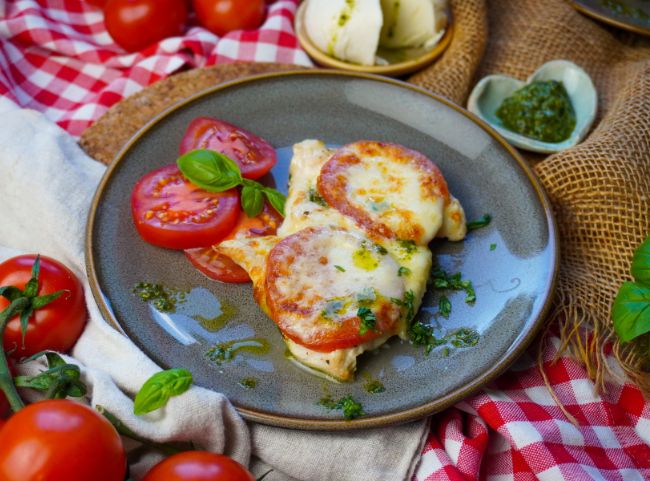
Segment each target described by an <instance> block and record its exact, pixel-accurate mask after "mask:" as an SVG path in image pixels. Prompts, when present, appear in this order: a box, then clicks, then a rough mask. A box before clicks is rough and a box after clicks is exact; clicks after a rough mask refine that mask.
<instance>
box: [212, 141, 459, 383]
mask: <svg viewBox="0 0 650 481" xmlns="http://www.w3.org/2000/svg"><path fill="white" fill-rule="evenodd" d="M357 144H358V143H357ZM357 144H351V146H346V147H345V148H343V149H340V150H338V151H334V150H331V149H328V148H327V147H326V146H325V144H323V143H322V142H320V141H317V140H306V141H303V142H301V143H299V144H296V145H294V155H293V158H292V161H291V166H290V185H289V195H288V198H287V203H286V205H285V213H286V216H285V219H284V222H283V223H282V225H281V226H280V227H279V229H278V233H277V236H267V237H261V238H257V239H239V240H231V241H226V242H223V243H222V244H221V245H220V247H219V248H218V250H219V251H220V252H223V253H224V254H226V255H228V256H230V257H231V258H232V259H233V260H234V261H235V262H237V263H238V264H240V265H241V266H242V267H243V268H244V269H246V270H247V271H248V272H249V274H250V276H251V279H252V280H253V283H254V288H255V298H256V300H257V302H258V303H259V304H260V307H262V309H263V310H264V311H265V312H266V313H267V314H268V315H269V316H270V317H271V318H273V320H274V321H275V322H276V323H278V326H279V327H280V328H281V330H282V332H283V335H284V337H285V342H286V344H287V347H288V348H289V350H290V352H291V353H292V354H293V356H295V358H296V359H297V360H298V361H299V362H301V363H302V364H304V365H306V366H309V367H310V368H313V369H316V370H318V371H321V372H324V373H326V374H327V375H329V376H332V377H334V378H336V379H339V380H350V379H352V378H353V375H354V371H355V369H356V359H357V356H359V355H360V354H361V353H363V352H364V351H366V350H370V349H375V348H377V347H378V346H379V345H381V344H383V343H384V342H385V341H386V340H387V339H389V338H390V337H391V336H392V335H394V334H399V335H400V336H401V337H403V338H406V329H407V326H408V324H409V322H410V319H407V317H406V309H405V308H404V307H402V308H400V309H401V311H400V310H398V311H396V312H397V313H398V315H397V316H395V313H394V312H393V313H388V314H385V313H384V317H382V315H378V316H377V317H378V322H379V323H381V322H384V321H386V322H384V324H382V326H383V327H386V329H385V330H382V332H381V333H380V334H381V335H378V336H375V337H374V338H372V339H370V340H367V341H365V342H360V343H359V344H358V345H354V346H352V347H347V348H342V349H334V350H331V351H329V352H322V349H313V348H310V347H308V345H305V341H304V340H305V339H311V338H317V337H318V336H319V335H321V334H322V332H321V331H323V332H325V331H326V330H323V327H322V323H323V322H330V323H333V322H334V323H335V322H339V323H342V322H350V319H355V321H354V322H356V323H357V324H355V326H357V325H358V322H359V321H358V319H357V318H356V311H357V309H358V308H359V304H358V302H357V296H358V295H359V293H360V292H368V290H371V291H373V292H375V293H376V294H377V295H376V298H378V299H381V300H383V307H381V305H382V303H378V304H376V305H374V306H373V307H372V310H373V312H374V313H375V314H377V313H379V312H380V311H381V309H383V308H384V307H386V305H387V304H391V307H392V308H393V309H394V308H395V305H394V303H391V302H389V301H388V300H389V299H391V298H396V299H402V298H403V296H404V294H405V293H407V292H409V291H411V292H412V293H413V308H414V312H417V310H418V308H419V306H420V303H421V301H422V297H423V295H424V292H425V290H426V283H427V279H428V275H429V271H430V269H431V265H432V254H431V251H430V250H429V248H428V245H427V243H428V242H429V241H430V240H431V239H432V238H433V237H434V236H439V237H441V236H445V237H448V238H450V239H454V240H457V239H461V238H462V237H464V235H465V216H464V212H463V210H462V207H461V206H460V203H459V202H458V201H457V200H456V199H454V198H453V197H452V196H451V195H449V193H448V191H447V190H446V189H447V187H446V183H444V179H443V178H442V175H441V174H440V179H442V182H443V184H440V185H444V188H442V187H440V185H434V186H432V185H429V184H431V182H430V178H431V176H430V175H429V174H427V175H429V176H428V177H427V176H426V175H425V177H426V178H425V179H424V181H423V175H424V174H423V173H422V172H423V171H421V170H420V169H419V168H418V167H415V168H410V169H409V168H408V163H407V164H406V167H405V164H404V163H403V162H401V163H400V162H396V161H395V158H394V156H393V155H392V154H393V153H394V152H393V151H391V150H388V151H382V150H381V146H383V145H386V144H378V143H371V144H372V145H373V148H374V145H375V144H377V145H380V148H379V150H378V151H374V155H366V154H367V153H368V152H366V154H364V153H363V152H359V151H358V149H356V147H357ZM388 145H391V144H388ZM398 147H399V146H398ZM350 148H352V149H353V151H354V152H355V155H357V156H358V157H359V156H360V157H361V159H362V160H361V162H359V163H353V164H352V165H348V166H346V169H345V170H344V173H345V181H346V190H345V196H346V197H347V201H349V202H351V203H353V204H354V206H355V208H356V209H359V210H362V211H363V215H365V216H368V217H370V218H371V219H372V221H373V222H381V223H382V224H384V225H386V226H388V227H389V228H390V229H391V231H392V232H389V235H386V236H384V235H379V234H378V233H377V232H376V231H375V230H373V229H372V228H369V227H368V225H367V224H364V223H362V222H360V221H359V219H358V218H357V217H354V216H351V215H346V214H344V213H342V212H341V211H340V210H337V209H336V208H333V207H331V206H330V205H329V204H328V203H327V202H326V201H325V199H324V196H323V192H321V191H320V190H319V175H321V173H322V170H323V166H324V165H325V164H326V163H328V162H329V161H330V159H332V157H333V156H334V155H335V153H337V152H338V153H340V152H341V151H344V152H345V149H350ZM402 149H403V148H402ZM405 150H408V149H405ZM408 152H412V151H408ZM416 154H417V153H416ZM417 155H421V154H417ZM423 158H424V157H423ZM424 159H425V161H426V162H429V161H428V160H426V158H424ZM418 162H420V160H418ZM434 168H435V166H434ZM436 171H437V168H436ZM437 172H438V173H439V171H437ZM427 179H429V180H427ZM440 179H437V178H436V179H435V180H436V181H439V180H440ZM320 180H322V179H320ZM423 183H424V184H428V185H427V186H426V188H423ZM434 184H435V182H434ZM321 187H322V183H321ZM405 224H406V227H405ZM413 226H416V227H415V228H413ZM404 232H411V233H413V232H417V235H415V236H413V235H411V237H409V236H404V237H400V234H403V233H404ZM292 239H298V241H293V240H292ZM404 239H410V240H404ZM287 245H290V246H291V248H289V249H288V248H286V246H287ZM336 266H338V267H336ZM400 268H401V269H400ZM399 313H401V315H399ZM395 317H397V318H396V319H393V318H395ZM391 319H392V320H393V321H394V323H392V324H391V323H390V322H388V321H391ZM356 328H357V329H358V327H356ZM292 329H293V330H292ZM300 339H302V341H300V342H296V341H297V340H300ZM307 344H309V343H308V342H307Z"/></svg>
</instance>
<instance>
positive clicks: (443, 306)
mask: <svg viewBox="0 0 650 481" xmlns="http://www.w3.org/2000/svg"><path fill="white" fill-rule="evenodd" d="M438 310H439V311H440V315H441V316H442V317H444V318H445V319H448V318H449V314H451V301H450V300H449V299H448V298H447V296H441V297H440V301H438Z"/></svg>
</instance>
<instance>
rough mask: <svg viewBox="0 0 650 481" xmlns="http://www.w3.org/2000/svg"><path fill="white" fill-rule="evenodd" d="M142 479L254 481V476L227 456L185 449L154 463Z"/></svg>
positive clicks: (168, 480)
mask: <svg viewBox="0 0 650 481" xmlns="http://www.w3.org/2000/svg"><path fill="white" fill-rule="evenodd" d="M142 481H255V478H254V477H253V475H252V474H251V473H250V472H248V470H246V469H245V468H244V467H243V466H242V465H241V464H239V463H238V462H237V461H234V460H232V459H230V458H229V457H228V456H224V455H222V454H215V453H210V452H207V451H186V452H184V453H179V454H174V455H173V456H170V457H169V458H167V459H165V460H163V461H161V462H160V463H158V464H157V465H155V466H154V467H153V468H152V469H151V471H149V472H148V473H147V475H146V476H145V477H144V478H143V479H142Z"/></svg>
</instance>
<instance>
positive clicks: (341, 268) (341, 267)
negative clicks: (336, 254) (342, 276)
mask: <svg viewBox="0 0 650 481" xmlns="http://www.w3.org/2000/svg"><path fill="white" fill-rule="evenodd" d="M334 267H336V270H337V271H341V272H345V267H343V266H334Z"/></svg>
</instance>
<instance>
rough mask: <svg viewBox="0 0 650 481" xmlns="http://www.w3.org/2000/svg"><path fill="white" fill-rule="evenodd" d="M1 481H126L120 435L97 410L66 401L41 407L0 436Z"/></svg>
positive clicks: (22, 414) (12, 421)
mask: <svg viewBox="0 0 650 481" xmlns="http://www.w3.org/2000/svg"><path fill="white" fill-rule="evenodd" d="M0 446H2V449H0V479H1V480H2V481H42V480H48V481H64V480H65V481H89V480H92V481H123V480H124V474H125V473H126V456H125V454H124V447H123V446H122V441H121V439H120V436H119V434H117V431H116V430H115V428H113V426H111V424H110V423H109V422H108V421H107V420H106V419H105V418H104V417H103V416H102V415H100V414H99V413H97V412H96V411H95V410H93V409H91V408H89V407H88V406H84V405H83V404H79V403H77V402H74V401H68V400H65V399H53V400H48V401H40V402H37V403H34V404H30V405H29V406H27V407H25V408H23V409H21V410H20V411H18V412H17V413H16V414H14V415H13V416H12V417H11V418H9V420H8V421H7V423H6V424H5V425H4V427H3V428H2V430H0Z"/></svg>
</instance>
